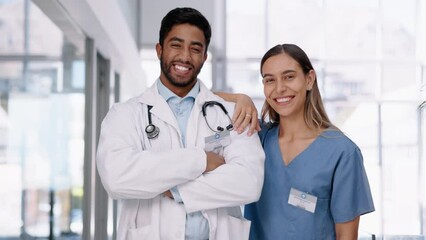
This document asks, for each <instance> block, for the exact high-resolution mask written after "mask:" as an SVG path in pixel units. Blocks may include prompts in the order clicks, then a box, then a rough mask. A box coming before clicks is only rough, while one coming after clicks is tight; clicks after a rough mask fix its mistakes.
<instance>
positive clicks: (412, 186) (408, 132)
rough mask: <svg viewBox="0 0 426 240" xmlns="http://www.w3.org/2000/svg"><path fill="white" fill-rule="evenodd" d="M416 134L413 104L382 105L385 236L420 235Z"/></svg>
mask: <svg viewBox="0 0 426 240" xmlns="http://www.w3.org/2000/svg"><path fill="white" fill-rule="evenodd" d="M395 128H398V130H396V129H395ZM418 131H419V129H418V118H417V105H416V104H403V103H384V104H383V107H382V136H383V148H382V151H383V166H382V171H383V176H384V181H383V184H384V186H383V204H384V205H383V214H384V222H383V225H384V232H385V233H386V234H388V235H392V234H407V235H409V234H412V235H415V234H420V215H419V212H420V211H419V210H420V208H419V207H420V206H419V199H420V196H419V189H420V188H419V183H420V181H419V180H420V179H419V155H418V153H419V149H418V148H419V145H418ZM401 209H404V210H403V211H401Z"/></svg>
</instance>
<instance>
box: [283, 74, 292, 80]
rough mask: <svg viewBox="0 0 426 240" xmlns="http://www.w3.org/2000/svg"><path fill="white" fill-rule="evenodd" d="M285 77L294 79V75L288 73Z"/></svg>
mask: <svg viewBox="0 0 426 240" xmlns="http://www.w3.org/2000/svg"><path fill="white" fill-rule="evenodd" d="M284 79H286V80H292V79H294V75H287V76H285V77H284Z"/></svg>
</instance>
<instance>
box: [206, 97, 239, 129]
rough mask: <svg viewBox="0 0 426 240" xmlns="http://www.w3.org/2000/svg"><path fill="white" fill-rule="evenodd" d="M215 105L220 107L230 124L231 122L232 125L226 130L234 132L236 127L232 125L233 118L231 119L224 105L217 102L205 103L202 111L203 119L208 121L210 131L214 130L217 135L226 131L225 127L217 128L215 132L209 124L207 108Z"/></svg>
mask: <svg viewBox="0 0 426 240" xmlns="http://www.w3.org/2000/svg"><path fill="white" fill-rule="evenodd" d="M214 105H216V106H219V107H220V108H221V109H222V111H223V112H224V113H225V114H226V116H227V117H228V119H229V122H230V124H229V125H228V126H226V130H228V131H232V130H233V129H234V126H233V125H232V120H231V117H229V114H228V111H226V108H225V107H224V106H223V105H222V103H220V102H217V101H207V102H205V103H204V104H203V107H202V108H201V111H202V112H203V117H204V119H205V120H206V124H207V126H208V127H209V128H210V130H212V131H213V132H216V133H217V132H222V131H223V130H225V129H224V128H223V127H221V126H218V127H217V128H216V129H217V131H215V130H214V129H213V128H212V127H211V126H210V124H209V122H208V121H207V117H206V115H207V112H206V108H207V107H208V106H214Z"/></svg>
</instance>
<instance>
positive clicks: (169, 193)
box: [164, 190, 174, 199]
mask: <svg viewBox="0 0 426 240" xmlns="http://www.w3.org/2000/svg"><path fill="white" fill-rule="evenodd" d="M164 196H166V197H169V198H171V199H174V198H173V194H172V192H171V191H170V190H167V191H165V192H164Z"/></svg>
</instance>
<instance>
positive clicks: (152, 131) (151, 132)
mask: <svg viewBox="0 0 426 240" xmlns="http://www.w3.org/2000/svg"><path fill="white" fill-rule="evenodd" d="M145 132H146V135H147V136H148V139H154V138H156V137H158V134H159V133H160V129H159V128H158V127H156V126H155V125H154V124H149V125H148V126H146V128H145Z"/></svg>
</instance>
